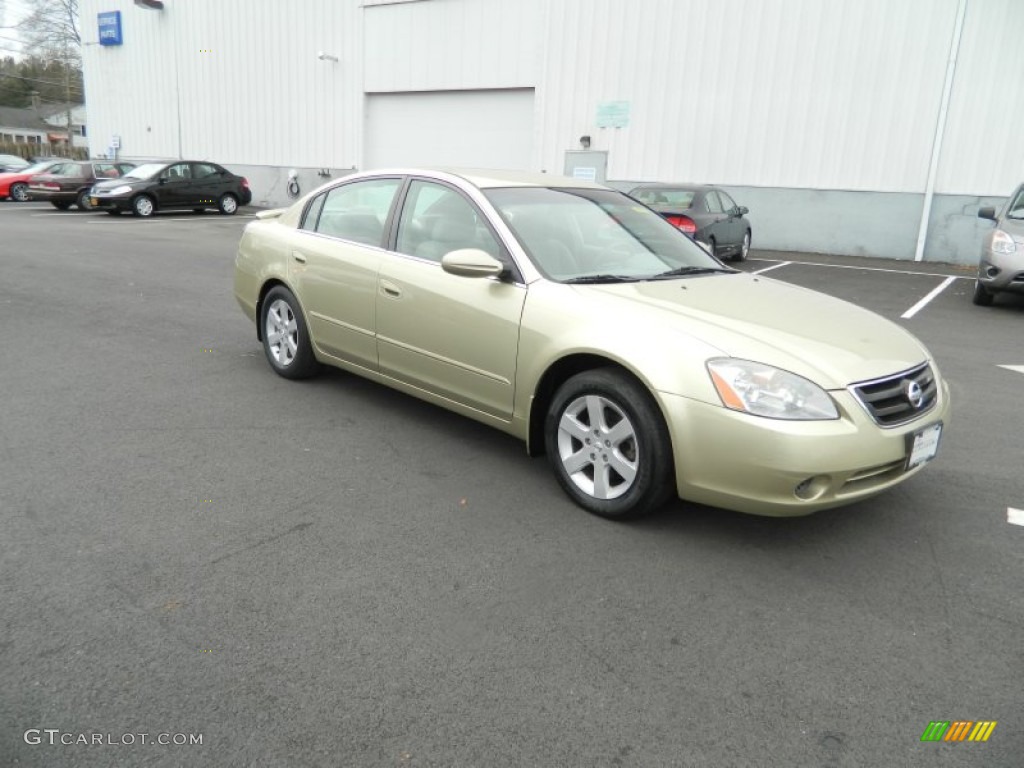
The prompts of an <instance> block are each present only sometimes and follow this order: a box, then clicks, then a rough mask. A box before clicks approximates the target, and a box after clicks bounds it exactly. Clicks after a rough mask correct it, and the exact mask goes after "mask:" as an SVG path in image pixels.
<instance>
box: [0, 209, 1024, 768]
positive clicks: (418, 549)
mask: <svg viewBox="0 0 1024 768" xmlns="http://www.w3.org/2000/svg"><path fill="white" fill-rule="evenodd" d="M246 211H247V209H242V213H240V215H239V216H236V217H223V216H218V215H216V214H212V213H211V214H207V215H202V216H197V215H192V214H184V215H178V214H173V215H167V216H157V217H155V218H153V219H150V220H136V219H132V218H129V217H120V218H114V217H109V216H106V215H103V214H81V213H76V212H68V213H59V212H55V211H53V209H52V208H49V206H46V207H44V206H42V205H38V204H32V203H29V204H23V205H16V204H12V203H0V242H2V246H0V267H2V271H0V319H2V325H3V328H4V331H5V338H6V339H7V342H6V354H5V355H4V356H3V363H2V364H0V392H2V393H3V397H4V406H5V407H4V412H3V416H2V420H0V594H2V599H0V691H2V693H0V765H16V766H65V765H67V766H79V765H82V766H183V765H187V766H235V765H239V766H240V765H251V766H264V765H267V766H488V767H489V768H490V767H493V766H637V767H644V768H645V767H647V766H679V767H680V768H683V767H690V766H694V767H696V766H712V767H714V768H733V767H735V768H740V767H743V768H745V767H746V766H758V767H760V766H776V765H777V766H816V767H817V766H821V767H826V766H827V767H829V768H854V767H860V766H918V765H920V766H986V768H1016V767H1019V766H1020V765H1021V755H1022V754H1024V697H1022V695H1021V691H1022V690H1024V667H1022V660H1021V647H1022V641H1021V633H1022V630H1024V597H1022V594H1024V593H1022V590H1021V588H1020V577H1021V574H1022V573H1024V527H1022V526H1021V525H1018V524H1014V522H1012V521H1013V520H1015V519H1016V516H1015V515H1014V513H1013V510H1017V509H1024V481H1022V479H1021V476H1022V475H1021V449H1020V433H1021V423H1022V422H1021V410H1020V404H1021V400H1022V394H1024V345H1022V344H1021V342H1020V339H1021V335H1022V331H1024V300H1020V299H1016V298H1012V297H1011V298H1009V299H1007V298H1002V297H1001V298H1000V299H999V300H998V303H997V306H995V307H992V308H986V309H983V308H979V307H974V306H973V305H972V304H971V301H970V292H971V288H972V283H971V280H970V279H969V278H970V276H971V274H972V271H971V270H970V269H967V268H963V267H953V266H949V265H936V264H925V265H914V264H905V263H903V262H896V263H894V262H883V261H878V260H870V259H845V258H844V259H838V258H833V257H827V256H807V255H798V254H781V253H767V252H754V253H752V256H753V258H752V259H751V260H750V261H749V262H747V263H746V264H745V265H744V266H743V268H744V269H747V270H750V271H758V272H760V273H761V274H763V276H764V278H765V279H768V278H771V279H778V280H786V281H789V282H793V283H797V284H799V285H803V286H807V287H810V288H814V289H817V290H822V291H825V292H828V293H832V294H834V295H836V296H839V297H840V298H843V299H846V300H849V301H852V302H855V303H858V304H861V305H863V306H866V307H868V308H870V309H874V310H876V311H878V312H880V313H881V314H883V315H885V316H887V317H889V318H891V319H893V320H895V321H896V322H899V323H901V324H903V325H905V326H906V327H907V328H909V329H910V330H911V331H912V332H913V333H915V334H916V335H917V336H918V337H919V338H921V339H922V340H923V341H924V342H925V343H926V344H927V345H928V346H929V348H930V349H931V351H932V352H933V353H934V354H935V356H936V358H937V361H938V363H939V366H940V368H941V370H942V372H943V373H944V375H945V376H946V378H947V379H948V380H949V382H950V385H951V388H952V394H953V397H954V403H953V407H954V411H953V419H952V420H951V422H950V423H949V424H948V425H947V430H946V432H945V434H944V435H943V441H942V446H941V450H940V453H939V456H938V457H937V458H936V459H935V461H934V462H933V464H932V466H930V467H928V468H927V469H926V470H925V471H924V472H922V473H920V474H919V475H918V476H917V477H915V478H913V479H912V480H910V481H908V482H906V483H904V484H903V485H901V486H900V487H898V488H897V489H895V490H893V491H891V492H889V493H888V494H886V495H883V496H880V497H877V498H875V499H872V500H870V501H867V502H864V503H861V504H858V505H855V506H852V507H847V508H843V509H839V510H834V511H829V512H822V513H819V514H817V515H815V516H812V517H807V518H799V519H781V520H779V519H765V518H757V517H750V516H745V515H740V514H736V513H731V512H725V511H721V510H716V509H711V508H707V507H700V506H695V505H688V504H683V503H676V504H674V505H670V506H669V507H668V508H666V509H665V510H664V511H663V512H661V513H659V514H658V515H655V516H653V517H650V518H647V519H644V520H641V521H639V522H636V523H631V524H616V523H611V522H606V521H603V520H601V519H598V518H596V517H592V516H590V515H587V514H586V513H584V512H583V511H581V510H580V509H578V508H577V507H575V506H573V505H572V503H571V502H570V501H569V500H568V499H567V498H566V497H565V496H564V495H563V494H562V492H561V491H560V490H559V488H558V486H557V484H556V483H555V481H554V479H553V478H552V477H551V476H550V473H549V471H548V468H547V465H546V463H545V462H544V461H543V460H534V459H530V458H528V457H527V456H526V455H525V451H524V450H523V447H522V446H521V445H520V444H519V443H518V442H516V441H515V440H513V439H511V438H509V437H507V436H505V435H502V434H500V433H497V432H494V431H491V430H489V429H487V428H486V427H483V426H481V425H478V424H476V423H473V422H470V421H468V420H465V419H463V418H461V417H458V416H455V415H453V414H449V413H447V412H444V411H441V410H439V409H437V408H434V407H432V406H428V405H426V404H423V403H421V402H419V401H415V400H412V399H410V398H408V397H406V396H403V395H400V394H397V393H394V392H392V391H389V390H386V389H383V388H381V387H379V386H376V385H373V384H370V383H367V382H364V381H362V380H359V379H356V378H354V377H352V376H350V375H347V374H343V373H340V372H332V373H328V374H326V375H324V376H321V377H320V378H318V379H315V380H312V381H309V382H304V383H291V382H288V381H285V380H283V379H281V378H279V377H278V376H276V375H274V374H273V373H272V372H271V370H270V369H269V367H268V366H267V364H266V362H265V360H264V359H263V357H262V350H261V348H260V346H259V344H258V342H257V340H256V337H255V330H254V328H253V327H252V325H251V323H250V322H249V321H248V320H247V319H246V318H245V317H244V316H243V314H242V313H241V311H240V310H239V309H238V307H237V306H236V304H235V301H234V298H233V295H232V262H233V257H234V248H235V245H236V243H237V241H238V237H239V235H240V232H241V229H242V227H243V226H244V225H245V223H246V222H247V221H248V220H249V219H247V218H246V216H248V215H251V212H250V213H246ZM949 278H952V279H949ZM940 289H941V290H940ZM926 297H930V298H928V300H927V301H926V302H924V303H922V302H923V300H924V299H925V298H926ZM912 310H913V311H912ZM1004 366H1010V367H1004ZM1014 366H1016V367H1017V368H1018V369H1017V370H1014V368H1013V367H1014ZM1022 517H1024V515H1022ZM936 720H943V721H945V720H950V721H956V720H971V721H980V720H989V721H997V723H998V725H997V726H996V727H995V729H994V731H993V732H992V735H991V737H990V739H989V741H988V742H986V743H967V742H964V743H930V742H922V741H921V736H922V733H923V732H924V730H925V728H926V727H927V726H928V724H929V722H930V721H936ZM48 731H49V732H52V733H53V734H55V738H56V740H55V743H53V744H50V743H49V741H48V739H52V738H53V737H52V736H51V734H50V733H48ZM29 732H31V733H29ZM95 734H99V735H101V737H102V739H103V740H104V743H102V744H96V743H85V744H83V743H80V742H81V739H80V737H82V736H84V737H86V738H85V740H86V741H87V742H88V741H90V740H91V739H93V736H94V735H95ZM141 734H146V738H145V739H143V738H142V737H141ZM160 735H166V736H168V738H167V739H166V740H168V741H172V742H174V741H175V740H180V739H178V737H179V736H182V737H184V738H185V740H186V742H190V741H192V742H194V741H195V737H196V735H199V737H200V739H201V744H196V743H184V744H175V743H170V744H166V745H165V744H158V743H154V742H156V741H157V738H158V736H160ZM128 736H131V742H132V743H127V742H128V741H129V739H128V738H127V737H128ZM37 739H38V742H39V743H34V742H36V741H37ZM62 740H63V741H71V742H72V743H70V744H62V743H61V741H62ZM144 741H145V743H143V742H144ZM111 742H112V743H111Z"/></svg>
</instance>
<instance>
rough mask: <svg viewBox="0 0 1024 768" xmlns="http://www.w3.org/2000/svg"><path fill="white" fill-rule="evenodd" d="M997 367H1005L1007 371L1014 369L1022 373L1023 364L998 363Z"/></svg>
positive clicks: (1023, 370) (1023, 369)
mask: <svg viewBox="0 0 1024 768" xmlns="http://www.w3.org/2000/svg"><path fill="white" fill-rule="evenodd" d="M998 367H999V368H1005V369H1006V370H1008V371H1015V372H1016V373H1024V365H998Z"/></svg>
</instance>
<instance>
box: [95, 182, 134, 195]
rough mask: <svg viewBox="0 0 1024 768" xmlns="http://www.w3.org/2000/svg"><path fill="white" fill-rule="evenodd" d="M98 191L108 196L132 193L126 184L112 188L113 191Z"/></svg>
mask: <svg viewBox="0 0 1024 768" xmlns="http://www.w3.org/2000/svg"><path fill="white" fill-rule="evenodd" d="M100 191H101V192H102V191H106V193H107V194H108V195H127V194H128V193H129V192H131V191H132V188H131V187H130V186H128V185H127V184H122V185H121V186H120V187H114V188H113V189H108V190H100Z"/></svg>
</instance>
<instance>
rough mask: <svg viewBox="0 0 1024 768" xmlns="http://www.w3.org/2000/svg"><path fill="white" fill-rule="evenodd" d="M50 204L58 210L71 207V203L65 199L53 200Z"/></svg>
mask: <svg viewBox="0 0 1024 768" xmlns="http://www.w3.org/2000/svg"><path fill="white" fill-rule="evenodd" d="M50 205H52V206H53V207H54V208H56V209H57V210H58V211H66V210H67V209H68V208H70V207H71V203H69V202H67V201H65V200H51V201H50Z"/></svg>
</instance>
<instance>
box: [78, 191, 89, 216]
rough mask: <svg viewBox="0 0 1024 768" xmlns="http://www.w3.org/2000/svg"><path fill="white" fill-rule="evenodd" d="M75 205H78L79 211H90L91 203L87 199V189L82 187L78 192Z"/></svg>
mask: <svg viewBox="0 0 1024 768" xmlns="http://www.w3.org/2000/svg"><path fill="white" fill-rule="evenodd" d="M75 205H76V206H78V210H80V211H91V210H92V203H91V202H90V200H89V190H88V189H83V190H82V191H81V192H79V193H78V197H76V198H75Z"/></svg>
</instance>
